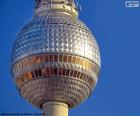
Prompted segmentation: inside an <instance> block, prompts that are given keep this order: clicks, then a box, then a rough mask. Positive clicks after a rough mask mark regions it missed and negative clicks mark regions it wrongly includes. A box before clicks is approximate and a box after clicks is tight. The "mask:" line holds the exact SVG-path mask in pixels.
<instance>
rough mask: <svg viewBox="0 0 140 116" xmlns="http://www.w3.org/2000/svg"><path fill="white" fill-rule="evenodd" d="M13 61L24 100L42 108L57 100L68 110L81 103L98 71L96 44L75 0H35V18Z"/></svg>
mask: <svg viewBox="0 0 140 116" xmlns="http://www.w3.org/2000/svg"><path fill="white" fill-rule="evenodd" d="M11 61H12V63H11V70H12V75H13V77H14V80H15V82H16V85H17V88H18V90H19V92H20V94H21V96H22V97H23V98H25V99H26V100H27V101H28V102H30V103H31V104H32V105H34V106H35V107H38V108H41V109H43V106H44V107H46V105H44V104H46V103H50V102H53V101H55V102H61V103H65V105H67V106H68V108H73V107H75V106H76V105H78V104H80V103H81V102H83V101H84V100H85V99H86V98H87V97H88V96H89V95H90V94H91V92H92V90H93V89H94V87H95V85H96V83H97V80H98V74H99V71H100V53H99V48H98V45H97V42H96V40H95V38H94V36H93V34H92V32H91V31H90V30H89V29H88V27H86V25H85V24H84V23H83V22H81V21H80V20H79V19H78V11H77V8H76V5H75V3H74V1H73V0H35V13H34V17H33V19H32V20H31V21H30V22H29V23H28V24H27V25H25V26H24V27H23V28H22V29H21V31H20V33H19V34H18V35H17V39H16V40H15V42H14V45H13V50H12V56H11Z"/></svg>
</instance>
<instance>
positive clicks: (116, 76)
mask: <svg viewBox="0 0 140 116" xmlns="http://www.w3.org/2000/svg"><path fill="white" fill-rule="evenodd" d="M79 3H80V4H81V6H82V11H81V12H80V16H79V17H80V19H81V20H82V21H84V22H85V23H86V24H87V26H88V27H90V29H91V30H92V32H93V33H94V35H95V37H96V39H97V41H98V43H99V46H100V50H101V57H102V70H101V74H100V79H99V81H98V84H97V86H96V88H95V90H94V92H93V94H92V95H91V97H90V98H89V99H88V100H86V102H84V103H82V104H81V105H80V106H78V107H76V108H74V109H72V110H71V111H70V113H69V115H70V116H76V115H78V116H87V115H91V116H139V115H140V7H139V8H126V7H125V5H124V4H125V0H88V1H87V0H79ZM33 6H34V0H1V1H0V53H1V55H0V56H1V57H0V113H6V112H7V113H8V112H9V113H10V112H12V113H20V112H23V113H37V112H40V110H38V109H36V108H34V107H32V106H31V105H30V104H28V103H27V102H25V100H24V99H22V98H21V97H20V95H19V93H18V91H17V89H16V87H15V84H14V82H13V80H12V77H11V75H10V71H9V70H10V53H11V49H12V44H13V41H14V40H15V38H16V35H17V33H18V32H19V31H20V29H21V28H22V27H23V26H24V25H25V24H26V23H27V22H28V21H30V20H31V19H32V16H33Z"/></svg>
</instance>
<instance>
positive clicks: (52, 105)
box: [43, 101, 69, 116]
mask: <svg viewBox="0 0 140 116" xmlns="http://www.w3.org/2000/svg"><path fill="white" fill-rule="evenodd" d="M68 110H69V109H68V105H67V104H66V103H63V102H59V101H51V102H47V103H45V104H43V113H44V116H68Z"/></svg>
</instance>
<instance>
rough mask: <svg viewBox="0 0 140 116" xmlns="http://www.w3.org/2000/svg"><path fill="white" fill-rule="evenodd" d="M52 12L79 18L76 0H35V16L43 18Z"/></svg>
mask: <svg viewBox="0 0 140 116" xmlns="http://www.w3.org/2000/svg"><path fill="white" fill-rule="evenodd" d="M51 11H53V12H64V13H67V14H69V15H72V16H73V17H77V16H78V11H77V8H76V5H75V3H74V0H35V16H43V15H46V14H47V13H50V12H51ZM51 13H52V12H51Z"/></svg>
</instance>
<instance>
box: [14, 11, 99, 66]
mask: <svg viewBox="0 0 140 116" xmlns="http://www.w3.org/2000/svg"><path fill="white" fill-rule="evenodd" d="M41 53H61V54H63V53H65V54H74V55H79V56H83V57H85V58H88V59H89V60H91V61H93V62H95V63H96V64H97V65H98V66H99V67H100V53H99V48H98V45H97V42H96V40H95V38H94V36H93V35H92V33H91V31H90V30H89V29H88V28H87V27H86V26H85V25H84V23H83V22H81V21H79V20H78V19H77V18H71V17H70V16H68V15H66V14H61V13H59V14H57V15H56V14H55V15H53V14H52V15H49V16H44V17H36V18H34V19H33V20H32V21H30V22H29V23H28V24H27V25H26V26H25V27H23V28H22V30H21V32H20V33H19V34H18V36H17V39H16V40H15V43H14V46H13V51H12V64H14V63H15V62H17V61H18V60H20V59H22V58H24V57H27V56H31V55H35V54H41Z"/></svg>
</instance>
